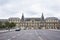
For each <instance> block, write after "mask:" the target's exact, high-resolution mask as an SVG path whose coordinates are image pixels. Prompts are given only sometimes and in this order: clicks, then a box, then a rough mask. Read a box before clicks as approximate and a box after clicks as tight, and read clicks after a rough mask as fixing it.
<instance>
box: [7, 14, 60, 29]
mask: <svg viewBox="0 0 60 40" xmlns="http://www.w3.org/2000/svg"><path fill="white" fill-rule="evenodd" d="M7 20H8V21H9V22H14V23H16V27H19V28H21V29H23V28H25V29H60V19H58V18H56V17H47V18H45V19H44V16H43V13H42V16H41V17H40V18H24V15H23V14H22V17H21V19H20V18H18V17H11V18H9V19H7Z"/></svg>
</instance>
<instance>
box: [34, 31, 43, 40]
mask: <svg viewBox="0 0 60 40" xmlns="http://www.w3.org/2000/svg"><path fill="white" fill-rule="evenodd" d="M35 33H36V35H37V36H38V38H39V39H40V40H43V39H42V38H41V37H40V36H39V35H38V33H37V32H36V30H35Z"/></svg>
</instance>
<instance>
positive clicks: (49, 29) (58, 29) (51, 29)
mask: <svg viewBox="0 0 60 40" xmlns="http://www.w3.org/2000/svg"><path fill="white" fill-rule="evenodd" d="M48 30H52V31H60V29H48Z"/></svg>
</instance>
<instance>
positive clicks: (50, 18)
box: [45, 17, 58, 20]
mask: <svg viewBox="0 0 60 40" xmlns="http://www.w3.org/2000/svg"><path fill="white" fill-rule="evenodd" d="M45 20H58V18H57V17H47V18H46V19H45Z"/></svg>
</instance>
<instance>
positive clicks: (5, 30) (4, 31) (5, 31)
mask: <svg viewBox="0 0 60 40" xmlns="http://www.w3.org/2000/svg"><path fill="white" fill-rule="evenodd" d="M1 32H8V30H0V33H1Z"/></svg>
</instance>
